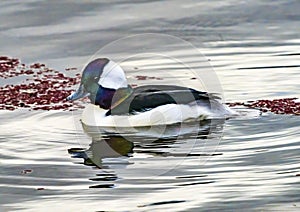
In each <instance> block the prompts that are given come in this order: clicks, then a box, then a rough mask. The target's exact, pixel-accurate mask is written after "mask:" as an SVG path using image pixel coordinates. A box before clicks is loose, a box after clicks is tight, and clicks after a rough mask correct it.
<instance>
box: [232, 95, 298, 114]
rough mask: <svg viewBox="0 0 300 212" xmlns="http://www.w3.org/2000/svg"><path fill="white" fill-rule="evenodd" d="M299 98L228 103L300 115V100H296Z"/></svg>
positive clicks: (264, 110) (277, 112) (263, 110)
mask: <svg viewBox="0 0 300 212" xmlns="http://www.w3.org/2000/svg"><path fill="white" fill-rule="evenodd" d="M296 99H297V98H284V99H274V100H257V101H254V102H246V103H243V102H233V103H228V105H229V106H230V107H234V106H241V105H242V106H245V107H249V108H255V109H259V110H261V111H262V112H268V111H269V112H272V113H276V114H292V115H300V102H296Z"/></svg>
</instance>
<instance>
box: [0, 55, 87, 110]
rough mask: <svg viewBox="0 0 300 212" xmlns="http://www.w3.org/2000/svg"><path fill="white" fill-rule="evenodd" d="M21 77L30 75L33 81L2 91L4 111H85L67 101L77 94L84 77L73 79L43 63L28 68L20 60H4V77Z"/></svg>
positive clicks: (1, 70) (0, 58) (0, 66)
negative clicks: (75, 87) (68, 97)
mask: <svg viewBox="0 0 300 212" xmlns="http://www.w3.org/2000/svg"><path fill="white" fill-rule="evenodd" d="M71 69H74V68H71ZM20 75H29V76H30V78H27V79H26V80H24V81H23V82H21V83H20V84H17V85H5V86H2V87H0V110H15V109H18V108H29V109H32V110H61V109H63V110H74V109H78V108H82V106H81V105H80V104H78V103H77V104H75V103H74V104H72V103H70V102H67V101H66V97H67V96H68V95H70V94H71V92H72V91H73V90H72V89H71V88H72V87H73V86H74V85H77V84H78V83H79V82H80V74H78V75H77V74H76V76H75V77H69V76H65V74H63V73H61V72H59V71H57V70H54V69H51V68H48V67H47V66H46V65H45V64H42V63H34V64H31V65H25V64H24V63H21V62H20V60H19V59H16V58H10V57H7V56H0V77H2V78H4V79H7V78H13V77H18V76H20Z"/></svg>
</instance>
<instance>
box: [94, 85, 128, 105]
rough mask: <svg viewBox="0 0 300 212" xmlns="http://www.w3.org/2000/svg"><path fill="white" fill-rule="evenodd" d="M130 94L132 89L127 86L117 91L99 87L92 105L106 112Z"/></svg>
mask: <svg viewBox="0 0 300 212" xmlns="http://www.w3.org/2000/svg"><path fill="white" fill-rule="evenodd" d="M132 92H133V89H132V88H131V86H129V85H128V86H127V87H126V88H119V89H117V90H115V89H111V88H105V87H102V86H101V85H100V88H99V89H98V92H97V95H96V97H95V100H94V104H95V105H99V106H100V107H101V108H103V109H106V110H108V109H113V108H114V107H116V106H117V105H119V104H120V103H121V102H123V101H124V100H125V99H126V98H127V97H128V96H130V95H131V94H132ZM92 102H93V101H92Z"/></svg>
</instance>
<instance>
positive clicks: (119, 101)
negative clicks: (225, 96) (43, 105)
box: [67, 58, 234, 127]
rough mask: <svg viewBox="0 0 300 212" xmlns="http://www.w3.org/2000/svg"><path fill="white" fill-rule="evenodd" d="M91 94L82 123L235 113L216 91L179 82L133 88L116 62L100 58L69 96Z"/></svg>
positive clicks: (141, 122)
mask: <svg viewBox="0 0 300 212" xmlns="http://www.w3.org/2000/svg"><path fill="white" fill-rule="evenodd" d="M84 96H89V98H90V100H91V104H89V105H87V106H86V108H85V109H84V111H83V114H82V119H81V121H82V123H83V124H84V125H86V126H98V127H128V126H131V127H142V126H143V127H144V126H154V125H155V126H158V125H166V124H167V125H171V124H175V123H181V122H189V121H195V120H202V119H207V118H224V117H228V116H231V115H233V114H234V112H233V111H232V110H231V109H229V108H228V107H227V106H226V105H223V104H222V103H221V102H220V99H219V98H218V97H217V96H216V95H212V94H209V93H207V92H202V91H197V90H195V89H192V88H187V87H182V86H175V85H147V86H140V87H136V88H132V87H131V86H130V85H128V84H127V80H126V77H125V74H124V72H123V70H122V68H121V67H120V66H118V65H117V64H115V63H114V62H112V61H110V60H108V59H105V58H100V59H96V60H94V61H92V62H90V63H89V64H88V65H87V66H86V68H85V69H84V71H83V75H82V80H81V84H80V86H79V89H78V90H77V91H76V92H75V93H74V94H72V95H70V96H69V97H68V98H67V99H68V100H71V101H74V100H76V99H79V98H82V97H84Z"/></svg>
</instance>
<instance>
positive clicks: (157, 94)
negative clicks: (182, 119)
mask: <svg viewBox="0 0 300 212" xmlns="http://www.w3.org/2000/svg"><path fill="white" fill-rule="evenodd" d="M211 98H213V99H217V98H218V97H217V96H215V95H211V94H208V93H207V92H203V91H197V90H194V89H191V88H187V87H181V86H169V85H151V86H140V87H137V88H135V89H134V91H133V92H132V94H131V95H130V96H128V97H127V98H126V99H125V100H124V101H122V102H121V103H120V104H118V105H117V106H115V107H114V108H112V109H110V110H109V111H108V112H107V113H106V115H125V114H134V113H136V112H143V111H147V110H151V109H153V108H156V107H158V106H161V105H166V104H188V103H191V102H195V101H197V100H201V102H205V103H206V104H210V101H209V100H210V99H211Z"/></svg>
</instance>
